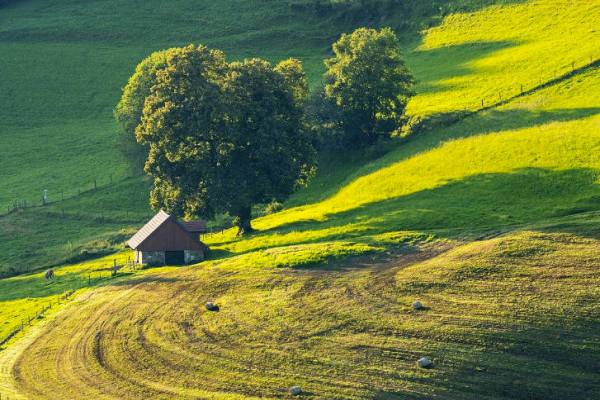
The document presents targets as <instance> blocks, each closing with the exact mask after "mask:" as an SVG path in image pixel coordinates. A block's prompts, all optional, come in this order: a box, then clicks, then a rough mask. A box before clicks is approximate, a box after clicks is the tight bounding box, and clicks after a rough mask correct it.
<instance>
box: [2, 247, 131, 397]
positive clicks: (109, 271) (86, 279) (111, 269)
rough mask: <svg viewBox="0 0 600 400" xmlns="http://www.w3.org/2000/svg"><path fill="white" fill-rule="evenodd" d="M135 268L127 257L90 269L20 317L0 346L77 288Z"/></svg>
mask: <svg viewBox="0 0 600 400" xmlns="http://www.w3.org/2000/svg"><path fill="white" fill-rule="evenodd" d="M136 269H137V267H136V264H135V263H134V262H133V261H132V260H130V259H129V258H128V259H127V261H126V263H125V264H121V265H119V264H117V263H116V260H115V261H114V262H113V264H112V265H109V266H108V267H107V268H106V269H104V270H95V271H90V272H89V273H88V274H87V276H85V275H84V276H82V278H81V281H80V282H81V284H80V285H73V286H77V287H76V288H71V289H68V290H66V291H65V292H64V293H63V294H61V295H59V296H58V297H57V298H56V299H54V300H50V301H49V302H48V303H47V304H45V305H44V306H43V307H41V308H40V309H38V310H37V311H36V312H35V313H32V314H30V315H28V316H26V317H23V318H21V321H20V324H19V325H17V326H16V327H15V328H14V329H13V330H12V331H10V332H9V333H8V334H7V335H6V336H5V337H4V338H2V339H0V347H1V346H3V345H5V344H6V343H8V341H10V340H11V339H12V338H13V337H15V336H16V335H17V334H19V333H20V332H22V331H23V330H24V329H25V328H26V327H28V326H31V325H32V324H33V323H34V322H35V321H36V320H38V319H41V318H42V317H43V316H44V315H45V314H46V313H47V312H48V311H49V310H51V309H52V308H53V307H55V306H59V305H60V304H61V303H65V302H67V301H68V300H70V299H71V297H72V296H73V294H75V292H76V291H77V290H79V289H82V288H85V287H91V286H94V285H97V284H98V283H100V282H103V281H107V280H109V279H112V278H116V277H117V276H118V274H119V271H124V270H129V271H130V272H135V271H136ZM104 271H106V272H104ZM92 273H96V274H95V276H92ZM53 279H59V278H53ZM86 283H87V284H86ZM0 400H1V399H0Z"/></svg>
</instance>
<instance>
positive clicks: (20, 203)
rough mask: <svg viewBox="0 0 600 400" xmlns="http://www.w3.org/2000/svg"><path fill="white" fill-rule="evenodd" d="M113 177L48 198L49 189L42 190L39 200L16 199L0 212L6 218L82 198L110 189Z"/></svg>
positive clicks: (55, 193)
mask: <svg viewBox="0 0 600 400" xmlns="http://www.w3.org/2000/svg"><path fill="white" fill-rule="evenodd" d="M113 177H114V175H113V174H110V175H108V177H104V178H102V179H100V178H94V179H92V180H89V181H87V182H86V183H84V184H83V185H80V186H79V187H77V188H76V189H73V190H58V191H55V192H54V191H50V192H47V193H49V195H48V196H46V195H45V193H46V192H45V191H46V190H47V188H46V189H42V188H40V189H39V190H40V194H41V196H40V197H39V198H38V200H32V198H28V199H16V200H14V201H13V202H12V203H11V204H8V205H7V206H6V209H5V210H0V212H1V213H0V216H5V215H8V214H11V213H13V212H16V211H18V210H24V209H27V208H37V207H44V206H47V205H52V204H56V203H59V202H62V201H65V200H68V199H72V198H75V197H77V196H81V195H82V194H86V193H93V192H96V191H98V190H102V189H106V188H109V187H111V186H113V185H114V183H115V181H114V180H113ZM141 177H142V175H126V176H120V177H119V179H120V180H122V181H124V180H127V179H133V178H141ZM50 190H51V189H50ZM142 195H143V196H147V193H143V194H142Z"/></svg>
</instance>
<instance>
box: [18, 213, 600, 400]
mask: <svg viewBox="0 0 600 400" xmlns="http://www.w3.org/2000/svg"><path fill="white" fill-rule="evenodd" d="M588 218H591V216H588ZM594 220H595V221H596V222H598V218H597V216H596V217H594ZM554 228H555V229H554V233H552V232H550V231H531V230H529V231H523V232H515V233H513V234H510V235H508V236H504V237H501V238H497V239H491V240H485V241H477V242H473V243H470V244H466V245H462V246H457V247H455V248H454V249H451V250H450V251H446V252H444V251H445V250H446V248H444V247H436V246H432V247H430V248H428V249H424V250H423V251H421V252H418V253H412V254H411V255H400V256H395V257H393V258H392V259H389V260H387V261H385V262H381V263H371V262H369V261H368V259H364V260H363V261H362V262H361V263H357V262H356V260H354V261H353V262H351V263H349V264H344V263H342V264H338V266H337V267H334V268H328V269H322V268H319V269H291V270H290V269H287V268H284V269H281V268H276V267H274V266H265V265H255V264H254V263H253V262H252V259H250V258H248V259H246V261H247V263H246V265H244V266H243V267H241V266H240V265H238V264H236V263H235V262H234V261H233V260H234V259H230V261H228V260H225V261H222V262H219V263H216V262H213V263H205V264H203V266H202V267H200V266H199V267H197V268H185V269H177V270H174V271H170V272H165V273H162V274H160V275H148V276H146V277H144V278H143V279H139V280H137V281H136V282H131V283H127V282H123V283H122V284H119V285H107V286H105V287H103V288H99V289H98V290H95V291H94V293H93V295H92V296H86V297H85V298H79V299H78V300H75V301H74V302H73V303H72V304H70V305H69V306H67V307H65V309H64V310H63V311H62V312H61V313H59V314H58V315H56V318H55V320H54V321H53V323H52V324H48V325H46V326H45V327H43V328H42V329H41V330H40V332H39V334H38V336H37V338H36V339H35V340H34V341H32V343H31V345H30V346H28V347H27V348H26V349H25V351H23V352H22V353H21V354H20V356H19V357H17V358H16V364H15V367H14V370H13V371H14V379H15V382H16V385H15V386H16V388H15V389H16V391H17V392H18V393H20V394H21V395H24V396H26V397H27V398H31V399H44V398H56V397H62V398H65V397H77V398H79V397H92V398H106V399H109V398H131V399H135V398H140V399H141V398H157V399H167V398H206V399H237V398H267V399H270V398H273V399H274V398H282V397H285V396H286V392H287V388H289V387H290V386H292V385H299V386H301V387H302V389H303V390H304V391H305V395H304V398H314V399H373V398H377V399H430V398H434V397H440V398H448V399H482V398H485V399H501V398H513V399H531V398H543V399H577V398H582V397H583V398H595V397H597V396H599V395H600V386H599V385H598V383H597V382H598V381H599V379H600V376H599V375H598V370H597V368H596V365H597V361H598V359H599V357H600V353H599V352H600V336H598V329H597V328H598V323H597V321H598V318H599V317H600V308H599V306H598V304H600V303H599V301H600V290H599V289H598V287H600V286H599V285H600V271H599V270H598V265H600V258H599V256H598V251H597V249H598V246H599V245H600V242H599V241H598V239H597V238H593V237H585V236H580V235H577V234H573V233H565V232H563V228H564V226H563V227H562V228H558V227H556V226H555V227H554ZM573 228H574V229H578V228H577V226H576V225H575V226H573ZM259 264H260V262H259ZM416 299H420V300H421V301H422V302H423V304H424V305H425V307H426V308H425V309H423V310H421V311H415V310H413V309H412V307H411V304H412V302H413V301H414V300H416ZM208 300H212V301H215V302H216V303H217V304H218V305H219V307H220V310H219V312H208V311H206V310H205V309H204V307H203V305H204V303H205V302H206V301H208ZM422 356H427V357H429V358H431V359H432V360H433V361H434V368H432V369H427V370H426V369H419V368H418V367H417V366H416V360H417V359H418V358H420V357H422Z"/></svg>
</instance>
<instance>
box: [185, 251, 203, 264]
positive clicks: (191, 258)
mask: <svg viewBox="0 0 600 400" xmlns="http://www.w3.org/2000/svg"><path fill="white" fill-rule="evenodd" d="M184 257H185V263H186V264H191V263H195V262H198V261H202V260H204V252H203V251H202V250H185V251H184Z"/></svg>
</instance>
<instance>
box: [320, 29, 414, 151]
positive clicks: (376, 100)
mask: <svg viewBox="0 0 600 400" xmlns="http://www.w3.org/2000/svg"><path fill="white" fill-rule="evenodd" d="M333 53H334V56H333V57H332V58H330V59H328V60H326V61H325V65H326V66H327V72H326V82H327V83H326V85H325V93H326V95H327V96H328V97H329V98H331V99H332V100H333V101H335V103H336V104H337V105H338V106H339V107H340V108H341V110H342V119H343V121H342V123H343V126H344V128H345V130H346V131H348V132H359V133H360V134H362V137H363V138H364V140H365V141H367V142H372V141H374V140H375V139H376V137H377V135H379V134H388V133H390V132H391V131H392V130H394V129H395V128H397V127H398V126H399V125H400V124H401V122H402V119H401V118H402V115H403V114H404V110H405V108H406V104H407V103H408V100H409V98H410V97H411V96H412V95H413V94H414V92H413V84H414V80H413V77H412V75H411V74H410V72H409V71H408V69H407V68H406V66H405V64H404V60H403V58H402V53H401V49H400V42H399V41H398V38H397V37H396V35H395V34H394V32H393V31H392V30H391V29H390V28H384V29H381V30H376V29H367V28H359V29H357V30H355V31H354V32H353V33H351V34H343V35H342V36H341V37H340V39H339V40H338V41H337V42H335V43H334V44H333Z"/></svg>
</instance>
